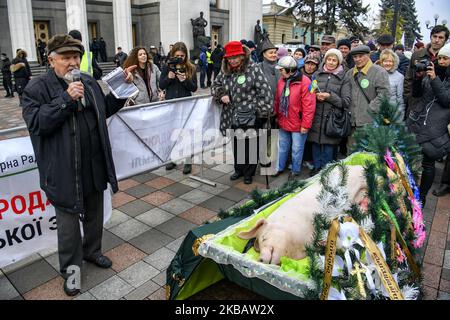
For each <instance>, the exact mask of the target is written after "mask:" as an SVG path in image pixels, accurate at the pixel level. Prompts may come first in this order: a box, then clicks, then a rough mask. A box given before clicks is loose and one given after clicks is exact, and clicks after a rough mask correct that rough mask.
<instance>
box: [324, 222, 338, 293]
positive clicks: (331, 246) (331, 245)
mask: <svg viewBox="0 0 450 320" xmlns="http://www.w3.org/2000/svg"><path fill="white" fill-rule="evenodd" d="M338 232H339V221H338V220H337V219H335V220H333V222H332V223H331V227H330V230H328V238H327V247H326V248H325V265H324V276H323V288H322V294H321V295H320V300H327V299H328V294H329V292H330V287H331V276H332V274H333V266H334V257H335V256H336V249H337V235H338Z"/></svg>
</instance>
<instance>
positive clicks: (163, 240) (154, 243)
mask: <svg viewBox="0 0 450 320" xmlns="http://www.w3.org/2000/svg"><path fill="white" fill-rule="evenodd" d="M173 240H174V238H172V237H170V236H168V235H167V234H164V233H162V232H160V231H159V230H156V229H151V230H149V231H146V232H144V233H143V234H141V235H140V236H138V237H136V238H133V239H131V240H130V241H129V242H130V244H132V245H133V246H135V247H136V248H138V249H139V250H141V251H144V252H145V253H147V254H152V253H153V252H155V251H157V250H158V249H160V248H162V247H164V246H165V245H167V244H169V243H171V242H172V241H173Z"/></svg>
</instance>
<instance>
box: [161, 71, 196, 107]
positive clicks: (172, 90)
mask: <svg viewBox="0 0 450 320" xmlns="http://www.w3.org/2000/svg"><path fill="white" fill-rule="evenodd" d="M159 88H160V89H161V90H166V100H171V99H177V98H184V97H190V96H192V92H195V91H197V74H196V73H195V71H194V73H193V74H192V78H191V79H186V80H185V81H183V82H181V81H180V80H178V78H177V77H175V79H170V78H169V67H168V66H164V67H163V69H162V71H161V78H160V80H159Z"/></svg>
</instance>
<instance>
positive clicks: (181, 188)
mask: <svg viewBox="0 0 450 320" xmlns="http://www.w3.org/2000/svg"><path fill="white" fill-rule="evenodd" d="M193 189H194V188H192V187H189V186H187V185H185V184H182V183H174V184H172V185H170V186H168V187H165V188H164V189H162V191H164V192H167V193H169V194H171V195H172V196H174V197H180V196H182V195H183V194H185V193H187V192H189V191H191V190H193Z"/></svg>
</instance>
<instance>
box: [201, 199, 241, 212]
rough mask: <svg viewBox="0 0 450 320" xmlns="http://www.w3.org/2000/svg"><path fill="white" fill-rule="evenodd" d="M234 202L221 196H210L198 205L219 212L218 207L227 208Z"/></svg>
mask: <svg viewBox="0 0 450 320" xmlns="http://www.w3.org/2000/svg"><path fill="white" fill-rule="evenodd" d="M234 204H235V201H231V200H228V199H225V198H222V197H218V196H215V197H212V198H210V199H208V200H206V201H204V202H202V203H200V206H201V207H203V208H206V209H209V210H211V211H214V212H219V211H220V209H222V210H228V208H230V207H231V206H233V205H234Z"/></svg>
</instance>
